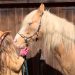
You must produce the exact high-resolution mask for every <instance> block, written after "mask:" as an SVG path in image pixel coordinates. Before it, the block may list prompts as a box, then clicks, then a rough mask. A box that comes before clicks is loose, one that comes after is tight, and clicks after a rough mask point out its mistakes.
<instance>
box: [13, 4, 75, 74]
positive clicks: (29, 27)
mask: <svg viewBox="0 0 75 75" xmlns="http://www.w3.org/2000/svg"><path fill="white" fill-rule="evenodd" d="M44 8H45V7H44V4H41V5H40V7H39V8H38V9H37V10H34V11H32V12H31V13H29V14H28V15H27V16H26V17H25V18H24V20H23V22H22V27H21V29H20V30H19V32H18V33H17V35H16V36H15V39H14V40H15V44H16V45H17V46H18V47H20V48H24V47H25V46H26V45H29V47H31V49H33V50H32V51H31V52H32V57H33V56H34V55H35V54H36V53H35V52H34V51H35V50H36V52H37V51H38V50H39V49H41V50H42V55H41V59H44V60H45V61H46V63H47V64H49V65H50V66H52V67H54V68H56V69H58V70H59V71H61V72H62V73H63V74H64V75H75V71H74V70H75V60H74V58H75V26H74V25H73V24H72V23H70V22H68V21H67V20H65V19H63V18H60V17H58V16H56V15H54V14H52V13H50V12H49V11H47V10H45V9H44ZM53 57H54V58H53ZM52 63H53V64H52Z"/></svg>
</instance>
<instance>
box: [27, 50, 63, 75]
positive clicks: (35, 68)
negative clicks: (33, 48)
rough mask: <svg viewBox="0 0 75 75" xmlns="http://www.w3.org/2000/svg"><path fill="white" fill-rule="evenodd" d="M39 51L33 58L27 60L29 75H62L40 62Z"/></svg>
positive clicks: (42, 61)
mask: <svg viewBox="0 0 75 75" xmlns="http://www.w3.org/2000/svg"><path fill="white" fill-rule="evenodd" d="M40 56H41V51H39V53H37V55H36V56H35V57H33V58H30V59H28V70H29V75H63V74H62V73H61V72H59V71H58V70H56V69H54V68H52V67H51V66H49V65H47V64H46V63H45V61H44V60H40Z"/></svg>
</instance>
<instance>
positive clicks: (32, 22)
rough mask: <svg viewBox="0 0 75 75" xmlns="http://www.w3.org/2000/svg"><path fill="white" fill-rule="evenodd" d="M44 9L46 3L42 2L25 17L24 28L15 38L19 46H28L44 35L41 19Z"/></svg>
mask: <svg viewBox="0 0 75 75" xmlns="http://www.w3.org/2000/svg"><path fill="white" fill-rule="evenodd" d="M44 9H45V6H44V4H41V5H40V7H39V8H38V9H37V10H34V11H32V12H31V13H29V14H28V15H27V16H26V17H25V18H24V20H23V23H22V28H21V29H20V30H19V32H18V33H17V34H16V36H15V39H14V41H15V44H16V45H17V46H18V47H19V48H23V47H25V46H28V45H29V43H30V42H31V41H37V40H38V39H39V38H41V37H42V32H43V30H42V28H41V19H42V16H43V13H44Z"/></svg>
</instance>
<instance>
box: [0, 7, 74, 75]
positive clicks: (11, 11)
mask: <svg viewBox="0 0 75 75" xmlns="http://www.w3.org/2000/svg"><path fill="white" fill-rule="evenodd" d="M34 9H36V8H0V30H3V31H6V30H9V31H11V34H12V35H13V38H14V36H15V34H16V33H17V32H18V30H19V29H20V26H21V23H22V20H23V18H24V17H25V16H26V15H27V14H28V13H29V12H31V11H32V10H34ZM47 9H48V10H50V11H51V12H52V13H54V14H56V15H57V16H59V17H62V18H65V19H67V20H68V21H70V22H73V23H74V24H75V7H49V8H47ZM34 58H35V57H34ZM42 62H43V61H39V56H36V59H32V58H31V59H30V60H28V66H29V74H30V75H50V73H53V74H51V75H61V74H60V73H59V72H58V71H56V70H55V69H53V68H52V67H49V66H48V65H46V66H45V67H44V65H45V64H43V63H42ZM43 68H45V69H43ZM53 70H54V71H53Z"/></svg>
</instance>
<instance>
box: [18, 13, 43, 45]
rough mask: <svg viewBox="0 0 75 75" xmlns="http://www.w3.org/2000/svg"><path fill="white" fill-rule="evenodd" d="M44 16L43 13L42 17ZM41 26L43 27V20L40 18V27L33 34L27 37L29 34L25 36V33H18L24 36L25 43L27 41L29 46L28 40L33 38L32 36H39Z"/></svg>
mask: <svg viewBox="0 0 75 75" xmlns="http://www.w3.org/2000/svg"><path fill="white" fill-rule="evenodd" d="M42 16H43V13H42V14H41V18H42ZM40 28H41V20H40V23H39V26H38V29H37V30H36V31H35V32H34V33H33V34H32V35H31V36H29V37H27V36H25V35H23V34H20V33H18V34H19V35H20V36H21V37H22V38H24V40H25V43H26V44H27V46H28V40H29V39H32V37H34V36H35V35H37V36H38V32H39V31H40Z"/></svg>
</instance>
